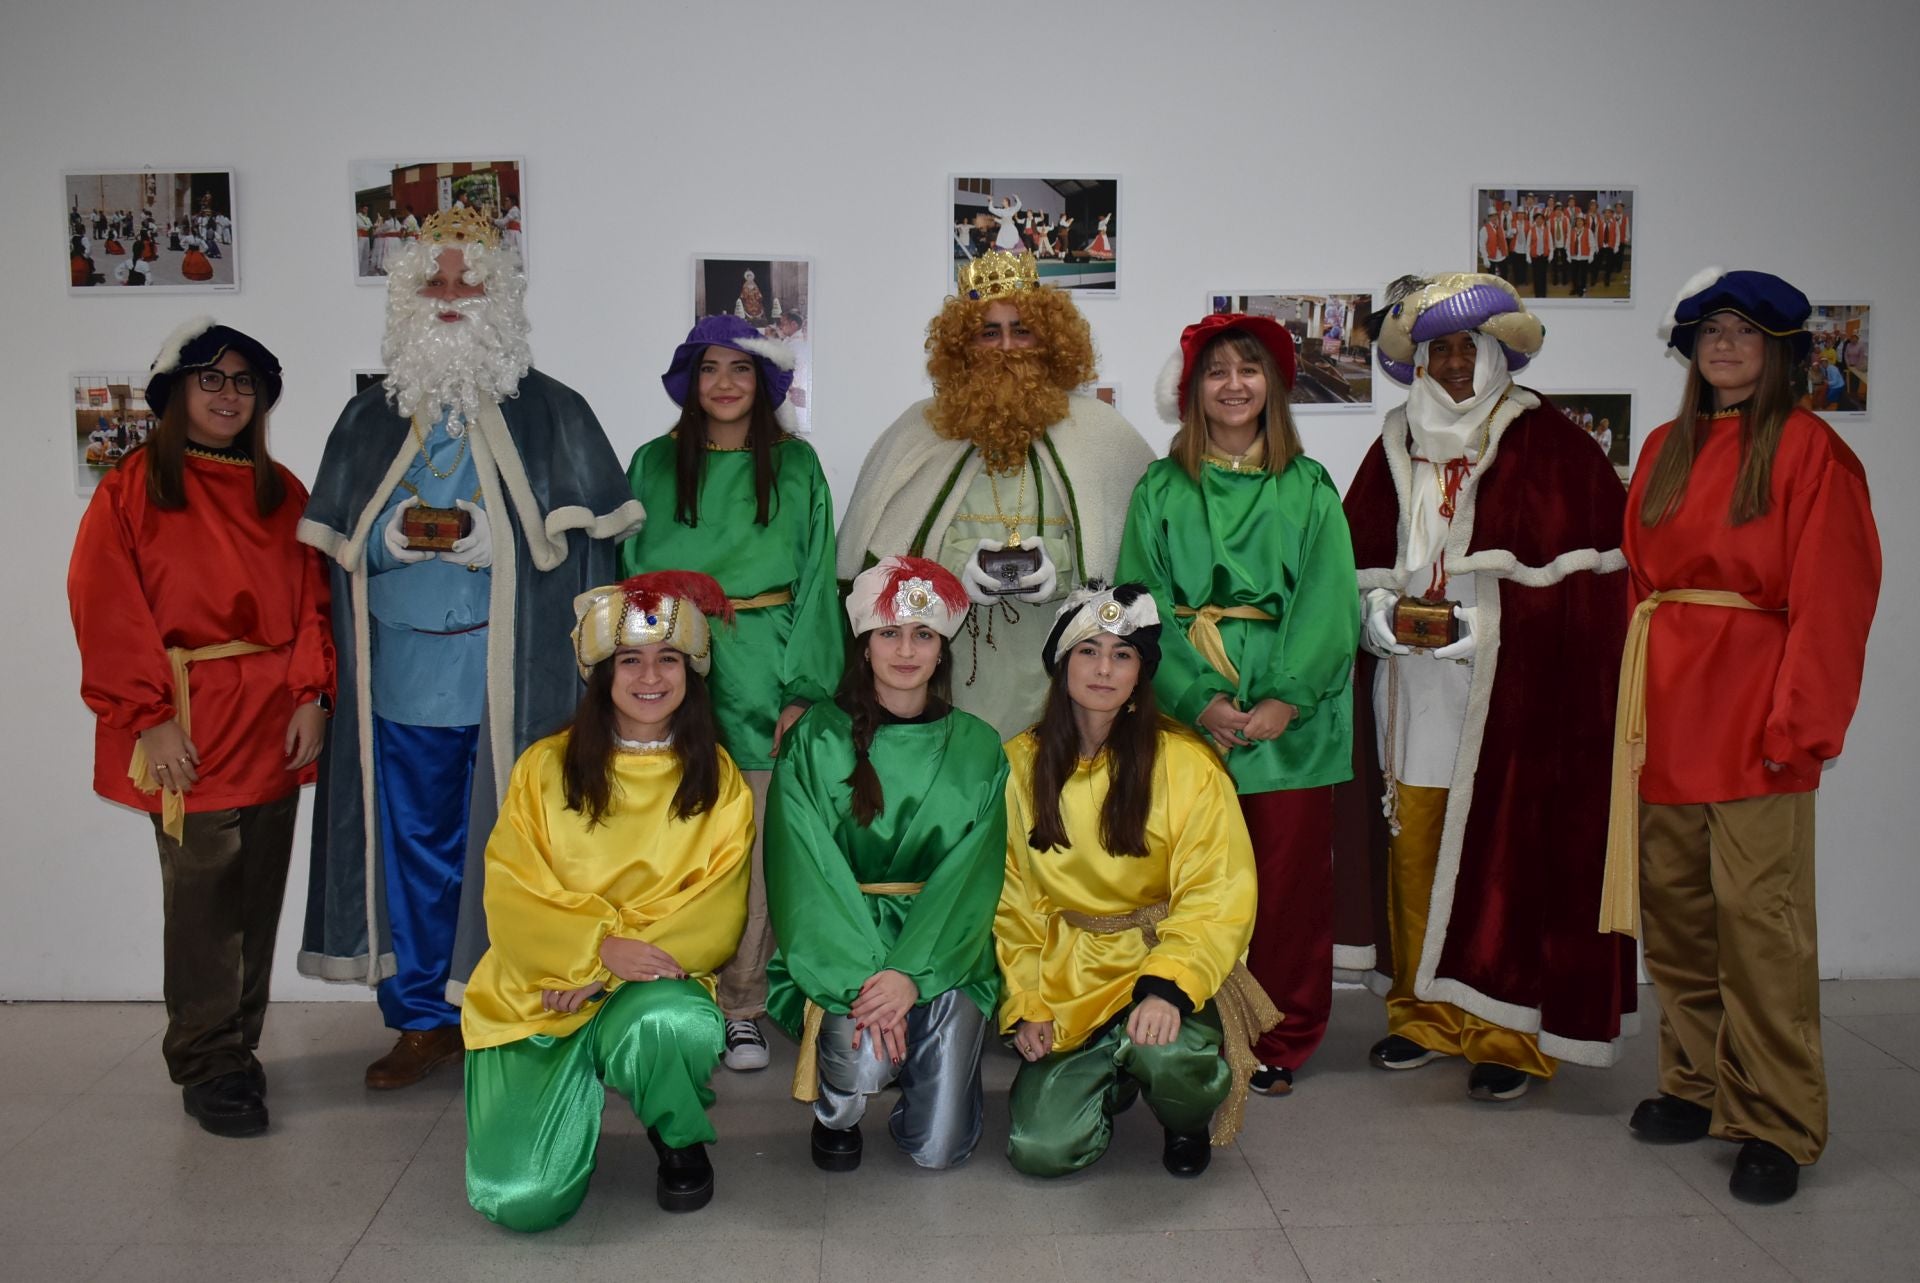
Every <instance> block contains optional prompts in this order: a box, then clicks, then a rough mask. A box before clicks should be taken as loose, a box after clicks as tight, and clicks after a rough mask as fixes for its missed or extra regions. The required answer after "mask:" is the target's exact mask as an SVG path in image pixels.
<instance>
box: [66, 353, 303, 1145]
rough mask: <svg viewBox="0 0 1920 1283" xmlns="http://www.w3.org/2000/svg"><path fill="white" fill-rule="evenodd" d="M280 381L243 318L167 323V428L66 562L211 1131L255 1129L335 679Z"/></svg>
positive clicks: (124, 470) (170, 1035) (114, 795)
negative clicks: (281, 425) (264, 1042)
mask: <svg viewBox="0 0 1920 1283" xmlns="http://www.w3.org/2000/svg"><path fill="white" fill-rule="evenodd" d="M280 382H281V381H280V362H279V361H278V360H277V359H275V357H274V355H273V353H271V352H269V351H268V350H267V349H266V347H265V346H264V345H262V344H261V343H260V342H259V341H258V340H256V339H254V338H252V337H250V336H248V335H246V334H242V333H241V332H240V331H238V330H235V329H230V328H229V327H227V326H224V325H216V324H214V323H213V322H212V321H210V320H208V319H206V318H204V317H201V318H197V319H195V320H192V321H188V322H187V323H186V324H184V325H182V326H181V327H180V328H179V329H177V330H175V331H174V332H173V334H172V335H171V336H170V337H169V338H168V339H167V341H166V344H165V345H164V346H163V347H162V348H161V350H160V354H159V356H158V357H157V358H156V359H155V360H154V362H153V367H152V376H151V377H150V378H149V380H148V382H147V390H146V401H147V405H148V406H150V407H151V408H152V410H153V412H154V413H155V414H157V415H159V418H160V423H159V427H158V428H157V429H156V430H155V431H154V433H153V436H152V438H151V439H150V440H149V441H148V443H147V444H146V445H145V446H143V447H142V448H140V449H138V450H135V451H133V452H132V453H131V454H128V455H127V456H126V457H125V458H123V459H122V460H121V461H120V464H119V466H117V467H115V468H114V469H113V470H112V471H111V472H109V473H107V474H106V475H105V476H104V477H103V478H102V479H101V481H100V485H99V488H98V489H97V490H95V491H94V494H93V499H92V501H91V502H90V503H89V504H88V505H87V511H86V515H85V516H84V517H83V518H81V521H80V530H79V534H78V535H77V536H76V537H75V539H74V545H73V560H72V562H71V564H70V565H69V567H68V571H67V599H68V602H69V604H70V606H71V607H72V611H73V631H74V637H75V640H77V641H78V642H79V645H80V694H81V698H83V699H84V700H85V701H86V704H87V707H88V708H89V709H91V710H92V711H93V714H94V718H95V723H94V778H93V788H94V792H96V793H98V794H99V795H100V796H101V797H104V798H106V799H108V800H109V801H112V802H118V803H120V804H122V805H124V806H130V807H133V808H134V809H135V810H139V811H145V812H147V813H148V814H149V815H151V816H152V818H153V829H154V836H155V839H156V840H157V842H158V844H159V848H160V883H161V888H162V891H163V903H164V906H165V908H164V916H163V919H162V931H163V945H162V958H163V960H164V972H163V979H162V982H161V983H162V990H163V992H164V994H165V996H166V1005H167V1028H166V1032H165V1034H163V1035H162V1037H161V1040H160V1051H161V1055H162V1056H163V1057H164V1058H165V1059H166V1063H167V1073H168V1075H169V1076H170V1077H171V1078H172V1079H173V1081H174V1082H176V1083H178V1084H180V1087H181V1094H182V1098H183V1102H184V1105H185V1108H186V1112H187V1113H188V1114H190V1115H191V1116H193V1117H194V1118H195V1119H196V1120H198V1121H199V1123H200V1125H201V1126H202V1127H204V1128H205V1129H206V1130H207V1131H209V1132H212V1133H213V1134H214V1135H216V1136H251V1135H254V1134H256V1133H258V1132H262V1131H265V1130H266V1127H267V1104H266V1096H267V1075H266V1071H265V1070H264V1069H263V1068H262V1067H261V1065H260V1061H259V1060H258V1059H257V1058H256V1057H255V1055H254V1051H255V1049H256V1048H258V1047H259V1045H260V1031H261V1027H262V1025H263V1024H264V1022H265V1019H266V1014H267V989H268V982H269V980H270V978H271V975H272V972H273V941H274V933H275V931H276V929H277V928H278V926H279V922H280V902H281V900H282V898H283V895H284V892H285V889H286V881H287V866H288V863H289V860H290V858H291V854H292V851H293V827H294V816H295V812H296V811H297V809H298V806H299V799H300V786H301V785H302V784H306V783H310V782H312V780H313V763H314V760H315V759H316V758H317V757H318V756H319V755H320V747H321V743H322V740H323V739H324V738H325V735H326V714H327V710H328V708H329V707H330V701H331V700H332V698H333V691H334V647H333V640H332V637H331V634H330V632H329V628H328V614H327V608H328V589H327V575H326V568H325V566H324V564H323V563H322V561H321V559H320V556H319V554H317V553H315V552H314V551H313V550H312V549H311V548H308V547H306V546H305V545H303V544H301V543H300V542H299V540H298V539H296V538H295V534H294V532H295V528H296V526H297V524H298V522H299V520H300V511H301V509H302V508H303V507H304V506H305V503H306V498H307V492H306V490H305V488H304V487H302V486H301V484H300V482H299V480H298V479H297V478H295V476H294V475H293V473H291V472H289V471H288V470H287V469H286V468H284V467H282V466H281V465H280V464H278V463H276V462H274V460H273V458H272V456H271V455H270V454H269V453H268V449H267V414H268V411H270V410H271V409H272V408H273V405H274V402H276V401H278V400H279V399H280Z"/></svg>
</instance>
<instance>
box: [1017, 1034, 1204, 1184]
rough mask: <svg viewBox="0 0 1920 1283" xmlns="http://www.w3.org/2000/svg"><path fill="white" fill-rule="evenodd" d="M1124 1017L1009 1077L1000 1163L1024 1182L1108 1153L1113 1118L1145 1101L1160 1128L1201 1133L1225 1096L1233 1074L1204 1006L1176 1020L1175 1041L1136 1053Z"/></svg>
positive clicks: (1080, 1165)
mask: <svg viewBox="0 0 1920 1283" xmlns="http://www.w3.org/2000/svg"><path fill="white" fill-rule="evenodd" d="M1132 1009H1133V1008H1132V1007H1131V1006H1129V1007H1128V1009H1127V1011H1126V1012H1122V1013H1121V1014H1120V1015H1119V1016H1118V1017H1116V1018H1115V1019H1114V1020H1112V1021H1111V1022H1109V1023H1108V1025H1107V1027H1106V1028H1105V1029H1104V1030H1102V1031H1101V1032H1100V1034H1099V1035H1098V1036H1096V1037H1094V1038H1093V1039H1092V1040H1090V1041H1088V1042H1086V1043H1083V1044H1082V1045H1081V1046H1078V1047H1075V1048H1074V1049H1073V1050H1072V1051H1062V1052H1055V1053H1054V1054H1053V1055H1051V1056H1048V1057H1046V1058H1045V1059H1043V1060H1036V1061H1031V1062H1027V1063H1023V1064H1022V1065H1021V1066H1020V1069H1019V1072H1017V1073H1016V1074H1015V1075H1014V1078H1013V1091H1012V1092H1011V1094H1010V1097H1009V1099H1008V1102H1007V1104H1008V1110H1009V1112H1010V1113H1011V1114H1012V1115H1013V1129H1012V1133H1011V1134H1010V1135H1009V1136H1008V1137H1007V1158H1008V1159H1009V1160H1010V1161H1011V1162H1012V1163H1013V1165H1014V1167H1015V1168H1016V1169H1017V1170H1019V1171H1022V1172H1025V1173H1026V1174H1027V1175H1029V1176H1065V1175H1067V1174H1068V1173H1070V1172H1077V1171H1079V1170H1080V1169H1082V1168H1083V1167H1086V1166H1087V1165H1089V1164H1090V1163H1092V1162H1093V1161H1094V1160H1095V1159H1097V1158H1099V1157H1100V1155H1102V1154H1104V1153H1106V1152H1107V1144H1108V1142H1109V1141H1110V1140H1112V1138H1113V1116H1114V1115H1115V1114H1117V1113H1119V1112H1120V1111H1121V1110H1122V1109H1124V1108H1126V1107H1127V1106H1128V1105H1130V1104H1132V1103H1133V1099H1134V1096H1135V1094H1136V1093H1137V1094H1139V1095H1141V1096H1144V1097H1146V1101H1147V1108H1148V1109H1151V1110H1152V1111H1153V1116H1154V1117H1155V1118H1157V1119H1159V1120H1160V1125H1161V1126H1162V1127H1165V1128H1167V1129H1168V1130H1169V1131H1173V1132H1178V1133H1180V1134H1182V1135H1195V1134H1204V1133H1205V1132H1206V1131H1207V1129H1208V1125H1209V1123H1210V1122H1211V1121H1212V1119H1213V1111H1214V1110H1216V1109H1218V1108H1219V1107H1220V1102H1221V1101H1223V1100H1225V1099H1226V1097H1227V1087H1228V1085H1229V1081H1230V1076H1231V1073H1232V1071H1231V1070H1230V1069H1229V1068H1228V1067H1227V1062H1226V1060H1225V1059H1224V1058H1223V1057H1222V1056H1221V1055H1220V1018H1219V1016H1217V1015H1216V1014H1215V1013H1214V1010H1213V1007H1212V1005H1211V1004H1209V1005H1207V1006H1206V1007H1204V1008H1202V1009H1201V1010H1199V1011H1197V1012H1195V1013H1194V1014H1193V1015H1191V1016H1188V1017H1186V1018H1185V1019H1184V1020H1182V1021H1181V1022H1180V1032H1179V1034H1178V1035H1176V1036H1175V1038H1174V1040H1173V1041H1172V1042H1170V1043H1166V1044H1164V1045H1162V1046H1158V1047H1142V1046H1140V1045H1138V1044H1136V1043H1135V1042H1134V1041H1133V1039H1131V1038H1129V1037H1127V1020H1126V1017H1127V1014H1128V1013H1129V1012H1131V1011H1132Z"/></svg>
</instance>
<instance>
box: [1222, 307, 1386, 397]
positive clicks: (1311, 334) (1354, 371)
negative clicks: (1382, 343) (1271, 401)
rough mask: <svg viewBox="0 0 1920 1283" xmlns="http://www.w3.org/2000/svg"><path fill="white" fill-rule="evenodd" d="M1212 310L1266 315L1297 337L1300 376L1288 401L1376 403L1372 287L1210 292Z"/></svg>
mask: <svg viewBox="0 0 1920 1283" xmlns="http://www.w3.org/2000/svg"><path fill="white" fill-rule="evenodd" d="M1207 307H1208V310H1209V311H1212V312H1243V313H1245V314H1246V315H1248V316H1266V317H1271V318H1272V319H1273V320H1276V321H1278V322H1279V323H1280V324H1281V325H1283V326H1285V327H1286V330H1287V333H1289V334H1291V335H1293V354H1294V370H1295V377H1294V383H1293V396H1292V397H1291V398H1289V401H1288V404H1290V405H1292V406H1293V407H1294V408H1295V409H1296V410H1297V409H1300V408H1302V407H1305V406H1315V407H1319V408H1322V409H1335V408H1344V409H1351V410H1365V409H1369V408H1371V407H1372V405H1373V336H1372V335H1371V334H1369V333H1368V332H1367V318H1368V316H1370V315H1371V314H1372V312H1373V295H1372V293H1370V292H1368V291H1366V290H1345V291H1323V292H1312V293H1307V292H1301V293H1279V292H1275V293H1270V294H1252V293H1246V294H1226V293H1216V294H1209V295H1208V296H1207Z"/></svg>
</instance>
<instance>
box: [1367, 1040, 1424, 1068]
mask: <svg viewBox="0 0 1920 1283" xmlns="http://www.w3.org/2000/svg"><path fill="white" fill-rule="evenodd" d="M1438 1059H1440V1053H1439V1052H1437V1051H1430V1050H1428V1049H1427V1048H1425V1047H1422V1046H1421V1045H1420V1044H1419V1043H1417V1042H1415V1041H1414V1040H1413V1039H1411V1038H1402V1037H1401V1036H1400V1035H1399V1034H1388V1035H1387V1036H1386V1037H1385V1038H1382V1039H1381V1040H1380V1041H1379V1042H1376V1043H1375V1044H1373V1048H1372V1050H1370V1051H1368V1052H1367V1063H1368V1064H1370V1065H1372V1066H1373V1067H1374V1068H1375V1069H1418V1068H1420V1066H1422V1065H1424V1064H1426V1063H1427V1062H1428V1061H1430V1060H1438Z"/></svg>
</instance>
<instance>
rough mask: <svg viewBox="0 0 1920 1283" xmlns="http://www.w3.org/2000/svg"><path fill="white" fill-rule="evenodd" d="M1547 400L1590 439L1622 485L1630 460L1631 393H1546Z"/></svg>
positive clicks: (1630, 464) (1593, 391)
mask: <svg viewBox="0 0 1920 1283" xmlns="http://www.w3.org/2000/svg"><path fill="white" fill-rule="evenodd" d="M1545 395H1546V397H1547V399H1548V400H1550V401H1552V402H1553V404H1554V405H1555V406H1556V407H1557V408H1558V409H1559V411H1560V413H1562V414H1564V415H1566V416H1567V417H1568V418H1569V419H1571V420H1573V424H1574V426H1575V427H1577V428H1579V429H1580V430H1581V431H1582V432H1584V433H1586V434H1587V436H1589V437H1591V438H1592V439H1593V443H1594V445H1595V446H1596V447H1598V448H1599V450H1600V451H1601V453H1603V454H1605V455H1606V456H1607V462H1608V463H1610V464H1612V465H1613V470H1614V472H1615V473H1616V474H1618V475H1619V477H1620V479H1621V480H1622V481H1625V480H1627V479H1628V477H1629V476H1631V475H1632V474H1631V468H1632V460H1633V393H1631V392H1628V391H1625V390H1621V389H1606V390H1591V391H1573V392H1547V393H1545Z"/></svg>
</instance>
